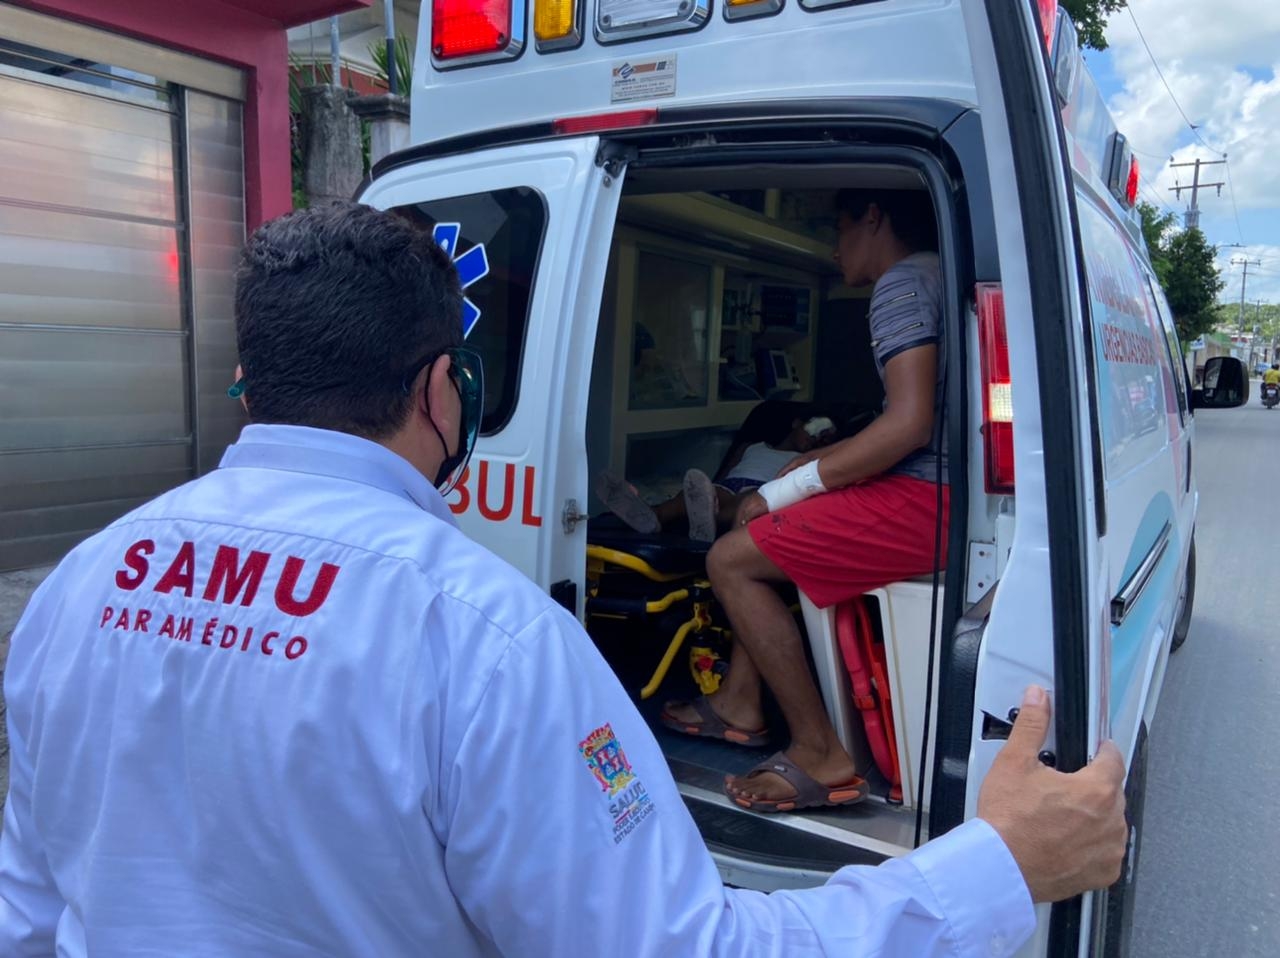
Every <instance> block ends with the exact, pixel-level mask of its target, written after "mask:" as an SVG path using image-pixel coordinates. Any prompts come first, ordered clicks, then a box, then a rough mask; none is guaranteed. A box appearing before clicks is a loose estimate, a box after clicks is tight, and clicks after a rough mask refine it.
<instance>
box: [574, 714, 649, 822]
mask: <svg viewBox="0 0 1280 958" xmlns="http://www.w3.org/2000/svg"><path fill="white" fill-rule="evenodd" d="M578 751H579V752H581V753H582V757H583V758H584V759H586V762H587V768H588V769H589V770H590V772H591V774H592V775H593V776H594V777H595V780H596V782H597V783H598V784H599V785H600V790H601V792H603V793H604V798H605V800H606V801H607V802H608V804H609V814H610V815H611V816H612V817H613V843H614V844H615V845H616V844H618V843H619V842H621V841H622V840H623V839H624V838H626V837H627V836H628V835H630V834H631V833H632V832H633V831H635V830H636V828H637V827H638V826H639V825H640V823H641V822H642V821H644V820H645V819H646V818H648V817H649V815H650V814H651V813H652V812H653V800H652V799H651V798H650V797H649V793H648V792H647V791H646V790H645V787H644V783H643V782H641V781H640V779H638V778H637V777H636V774H635V772H634V771H632V769H631V763H630V762H628V761H627V755H626V753H625V752H623V751H622V746H621V745H619V744H618V737H617V736H616V735H614V734H613V726H611V725H602V726H600V728H598V729H596V730H595V731H594V732H592V733H591V734H590V735H588V736H587V737H586V738H585V739H583V740H582V741H581V742H579V743H578Z"/></svg>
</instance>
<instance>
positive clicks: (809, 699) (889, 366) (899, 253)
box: [662, 190, 950, 812]
mask: <svg viewBox="0 0 1280 958" xmlns="http://www.w3.org/2000/svg"><path fill="white" fill-rule="evenodd" d="M837 213H838V225H839V240H838V245H837V248H836V252H835V260H836V262H837V264H838V265H839V266H840V269H841V272H842V274H843V277H844V280H845V282H846V283H847V284H848V285H849V286H851V287H860V286H865V285H867V284H874V289H873V291H872V294H871V306H870V325H871V345H872V349H873V350H874V352H875V360H876V366H877V369H878V371H879V373H880V376H881V379H882V380H883V382H884V387H885V403H884V411H883V412H882V413H881V415H880V416H879V417H878V418H877V419H876V420H875V421H874V422H873V423H871V425H869V426H867V428H865V429H863V430H862V431H861V432H859V433H858V434H857V435H855V436H852V437H850V438H847V439H844V440H842V441H840V442H837V443H835V444H833V445H831V446H829V447H828V448H826V449H821V450H814V451H811V452H808V453H805V454H803V455H802V456H801V457H799V458H798V460H797V461H796V462H795V463H793V464H792V465H790V466H788V467H787V470H786V475H785V476H783V477H780V478H779V479H776V480H773V481H771V482H769V483H767V484H766V485H764V486H762V487H761V488H760V489H759V490H757V491H756V492H752V493H749V494H748V495H747V496H746V497H745V498H744V500H743V503H742V505H741V507H740V508H739V511H738V516H737V520H736V522H735V528H734V529H733V530H732V531H730V532H729V533H728V534H726V535H724V536H722V537H721V538H719V539H717V540H716V543H715V545H714V546H713V547H712V548H711V551H710V552H709V553H708V554H707V577H708V578H709V579H710V580H711V585H712V587H713V588H714V589H715V594H716V598H717V599H718V600H719V603H720V606H721V608H722V609H723V610H724V612H725V613H726V614H727V615H728V618H729V622H730V624H731V625H732V626H733V642H734V647H733V652H732V657H731V662H730V667H729V672H728V674H727V675H726V676H725V677H724V681H723V682H722V683H721V685H720V689H719V691H717V692H716V693H715V694H714V695H710V696H706V697H701V698H698V699H695V700H694V701H692V702H682V703H677V702H670V703H668V704H667V708H666V710H665V711H664V713H663V716H662V721H663V723H664V724H665V725H667V726H668V727H670V728H672V729H674V730H676V731H679V732H684V733H686V734H690V735H704V736H711V737H714V738H722V739H725V740H727V741H731V742H737V743H741V744H748V745H759V744H761V743H762V742H763V741H764V740H765V739H766V738H767V737H768V733H767V730H766V729H765V728H764V713H763V707H762V698H761V683H762V682H763V683H767V684H768V686H769V688H770V689H771V690H772V691H773V694H774V697H775V698H776V699H777V701H778V705H779V706H780V708H781V710H782V713H783V716H784V718H785V719H786V722H787V726H788V731H789V732H790V735H791V743H790V745H789V746H788V747H787V749H786V750H785V751H784V752H779V753H778V754H776V755H774V756H772V757H770V758H768V759H766V760H765V761H764V762H761V763H759V764H758V765H756V766H755V768H753V769H751V770H750V771H747V772H746V773H745V774H742V775H736V776H732V777H731V778H729V779H728V780H727V782H726V784H725V791H726V792H727V794H728V797H729V798H730V799H731V800H732V801H733V802H734V803H735V804H737V805H739V806H741V807H743V808H749V809H754V810H756V811H762V812H788V811H794V810H797V809H802V808H809V807H814V806H824V805H847V804H851V803H853V802H857V801H860V800H861V799H863V798H865V797H866V794H867V784H866V782H865V781H864V780H863V779H862V778H860V777H859V775H858V769H857V768H856V767H855V766H854V762H853V759H852V758H851V757H850V756H849V754H848V753H847V752H846V751H845V749H844V746H843V745H842V744H841V742H840V739H839V737H838V736H837V734H836V730H835V729H834V728H833V727H832V725H831V721H830V719H829V718H828V716H827V712H826V709H825V708H824V707H823V701H822V697H821V695H820V694H819V692H818V689H817V687H816V686H815V685H814V682H813V678H812V676H811V675H810V672H809V666H808V663H807V661H806V658H805V649H804V644H803V641H802V638H801V634H800V630H799V628H798V627H797V625H796V621H795V618H794V616H793V615H792V613H791V610H790V609H789V608H787V605H786V603H785V601H784V600H783V599H782V597H781V596H780V595H779V593H778V592H777V591H776V589H775V588H774V584H775V583H778V582H784V581H791V582H793V583H794V584H795V585H796V587H797V588H798V589H800V591H801V592H802V593H804V594H805V595H806V596H807V597H808V598H809V599H810V600H811V601H812V602H813V604H814V605H816V606H817V607H819V608H828V607H830V606H834V605H838V604H840V603H842V602H846V601H848V600H849V599H851V598H853V597H854V596H858V595H862V594H863V593H865V592H869V591H870V590H872V589H876V588H879V587H880V586H883V585H885V584H887V583H890V582H896V581H898V580H901V579H909V578H911V577H913V576H918V575H924V574H926V573H929V572H931V571H933V570H935V569H940V568H941V567H942V565H943V560H944V557H945V556H946V549H947V517H948V514H949V504H950V493H949V489H948V486H947V462H946V444H945V443H944V442H943V441H942V439H943V437H944V436H945V435H946V428H945V423H944V409H943V403H942V397H943V396H944V394H945V391H944V383H945V374H944V371H945V369H946V363H945V357H944V347H945V337H944V336H943V335H942V312H943V309H942V307H943V301H944V298H945V293H944V291H943V287H942V276H941V269H940V262H939V258H938V254H937V253H936V252H934V250H936V249H937V235H936V228H935V219H934V213H933V208H932V204H931V203H930V202H929V200H928V199H927V198H926V197H924V196H923V194H918V195H917V194H909V193H898V192H893V191H875V192H870V191H851V190H845V191H841V193H840V195H839V197H838V198H837Z"/></svg>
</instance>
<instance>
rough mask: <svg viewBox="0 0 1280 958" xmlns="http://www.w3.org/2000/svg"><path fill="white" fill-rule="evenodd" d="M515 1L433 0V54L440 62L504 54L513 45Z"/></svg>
mask: <svg viewBox="0 0 1280 958" xmlns="http://www.w3.org/2000/svg"><path fill="white" fill-rule="evenodd" d="M511 3H512V0H432V3H431V52H432V54H433V55H434V56H435V58H436V59H437V60H455V59H458V58H459V57H473V56H480V55H483V54H491V53H501V52H502V51H504V50H506V49H507V45H508V44H509V43H510V42H511V19H512V18H511Z"/></svg>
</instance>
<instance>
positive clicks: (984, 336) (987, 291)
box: [974, 283, 1013, 496]
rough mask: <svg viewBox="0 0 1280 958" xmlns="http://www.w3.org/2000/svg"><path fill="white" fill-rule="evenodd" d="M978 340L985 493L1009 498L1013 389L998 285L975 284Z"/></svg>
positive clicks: (1011, 482)
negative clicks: (980, 360)
mask: <svg viewBox="0 0 1280 958" xmlns="http://www.w3.org/2000/svg"><path fill="white" fill-rule="evenodd" d="M974 293H975V299H976V300H977V304H978V340H979V345H980V351H981V354H982V356H981V358H982V438H983V446H984V451H985V458H986V477H987V483H986V485H987V492H989V493H991V494H992V495H1006V496H1007V495H1012V494H1013V385H1012V381H1011V380H1010V378H1009V336H1008V332H1007V331H1006V329H1005V322H1004V291H1003V289H1002V288H1001V286H1000V284H999V283H979V284H978V285H977V288H976V289H975V291H974Z"/></svg>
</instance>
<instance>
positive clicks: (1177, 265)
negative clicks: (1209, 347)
mask: <svg viewBox="0 0 1280 958" xmlns="http://www.w3.org/2000/svg"><path fill="white" fill-rule="evenodd" d="M1164 258H1165V260H1166V262H1167V263H1168V266H1167V271H1166V272H1165V274H1164V275H1163V276H1161V277H1160V282H1161V285H1162V286H1164V294H1165V297H1166V298H1167V299H1168V300H1169V309H1170V310H1172V311H1173V319H1174V322H1175V323H1176V324H1177V326H1178V336H1179V337H1181V338H1182V340H1183V341H1190V340H1192V339H1195V338H1196V337H1197V336H1199V335H1200V334H1201V333H1207V332H1208V331H1209V330H1211V329H1213V327H1214V326H1216V325H1217V322H1218V317H1217V313H1216V310H1215V307H1216V306H1217V303H1218V294H1219V293H1221V292H1222V289H1223V287H1224V286H1225V285H1226V283H1225V282H1223V279H1222V274H1221V273H1220V272H1219V271H1218V266H1217V263H1216V262H1215V261H1214V252H1213V247H1212V246H1210V245H1209V244H1208V242H1207V241H1206V240H1205V238H1204V233H1202V232H1200V230H1198V229H1190V230H1182V231H1181V232H1177V233H1174V234H1173V235H1172V236H1170V237H1169V239H1168V240H1167V242H1166V243H1165V249H1164Z"/></svg>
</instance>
